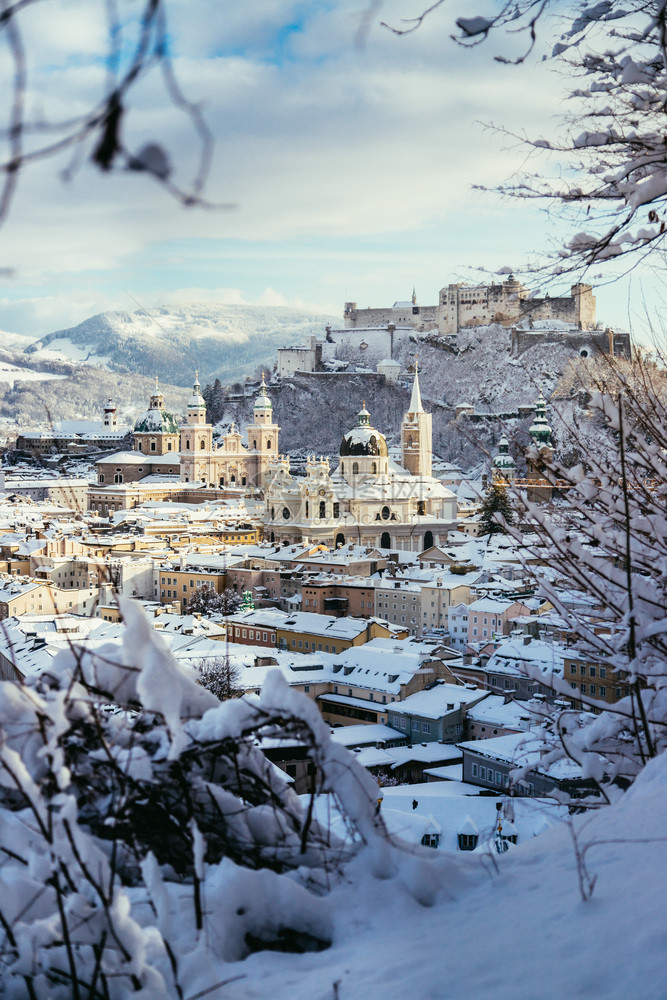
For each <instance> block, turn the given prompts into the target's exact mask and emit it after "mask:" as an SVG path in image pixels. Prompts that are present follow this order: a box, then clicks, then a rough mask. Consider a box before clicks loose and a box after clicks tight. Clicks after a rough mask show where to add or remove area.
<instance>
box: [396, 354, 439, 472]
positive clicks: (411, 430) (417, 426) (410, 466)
mask: <svg viewBox="0 0 667 1000" xmlns="http://www.w3.org/2000/svg"><path fill="white" fill-rule="evenodd" d="M432 424H433V419H432V417H431V414H430V413H425V412H424V407H423V406H422V398H421V393H420V391H419V373H418V371H417V365H416V364H415V381H414V384H413V386H412V397H411V399H410V406H409V408H408V412H407V413H406V414H405V416H404V417H403V423H402V424H401V452H402V464H403V467H404V468H405V469H407V470H408V472H409V473H410V475H412V476H430V475H431V459H432V455H433V429H432Z"/></svg>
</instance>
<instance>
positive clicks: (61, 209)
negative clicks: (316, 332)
mask: <svg viewBox="0 0 667 1000" xmlns="http://www.w3.org/2000/svg"><path fill="white" fill-rule="evenodd" d="M369 2H370V0H304V2H302V0H252V2H251V3H239V2H238V0H233V2H232V0H168V8H167V10H168V13H169V27H170V37H171V42H172V51H173V55H174V67H175V71H176V73H177V76H178V79H179V81H180V83H181V86H182V88H183V90H184V92H185V93H186V95H187V96H188V98H190V99H191V100H193V101H197V102H199V103H200V104H201V106H202V108H203V111H204V114H205V117H206V119H207V121H208V123H209V125H210V128H211V130H212V132H213V134H214V136H215V150H214V157H213V163H212V168H211V173H210V177H209V181H208V186H207V191H206V194H207V197H208V198H209V199H210V201H211V202H213V203H216V204H222V203H232V204H233V205H234V206H235V207H234V208H233V209H215V210H209V211H203V210H201V209H192V210H184V209H183V208H182V207H180V206H179V205H178V204H177V203H176V202H175V201H173V200H172V199H171V198H170V197H169V196H168V195H167V194H166V193H165V191H164V190H163V189H162V188H160V187H159V186H158V185H156V184H153V183H151V182H150V181H149V180H148V179H147V178H146V177H144V176H140V175H138V174H132V173H125V172H121V173H114V174H112V175H111V176H102V175H100V174H98V173H96V172H95V171H94V170H93V169H92V168H91V167H90V166H89V164H88V162H87V160H88V156H89V153H90V148H89V147H84V150H83V151H82V154H83V155H81V156H80V161H76V160H75V161H73V160H72V157H71V154H68V155H67V156H64V157H62V158H60V159H55V160H53V159H52V160H50V161H47V162H43V163H38V164H35V165H33V166H31V167H30V169H29V170H26V171H25V172H24V173H23V174H22V176H21V178H20V184H19V187H18V191H17V194H16V197H15V199H14V202H13V205H12V208H11V213H10V216H9V219H8V220H7V221H6V222H5V224H4V226H3V227H2V229H0V274H4V277H0V329H3V330H5V331H12V332H19V333H23V334H29V335H33V334H34V335H35V336H39V335H41V334H43V333H45V332H49V331H50V330H54V329H59V328H63V327H65V326H69V325H72V324H74V323H77V322H80V321H81V320H83V319H85V318H86V317H87V316H89V315H91V314H93V313H95V312H99V311H102V310H105V309H110V308H114V309H124V310H132V309H134V308H136V306H137V303H140V304H142V305H146V306H151V305H156V304H159V303H162V302H165V301H169V300H173V299H184V298H187V299H207V300H211V299H214V300H219V301H221V302H249V303H265V304H267V303H268V304H272V303H275V304H289V305H303V306H306V307H308V308H316V309H318V310H322V311H328V312H332V313H334V314H340V313H341V311H342V304H343V302H344V301H345V300H346V299H352V300H356V301H357V302H358V304H359V305H360V306H366V305H384V304H387V303H390V302H392V301H393V300H394V299H396V298H407V297H409V295H410V293H411V291H412V287H413V285H415V286H416V290H417V294H418V298H419V300H420V301H421V302H422V303H424V304H428V303H434V302H436V301H437V293H438V289H439V288H440V287H441V286H442V285H444V284H447V283H448V282H450V281H456V280H464V281H466V280H468V281H470V280H475V278H476V277H478V276H479V273H478V272H477V271H476V270H475V269H477V268H485V269H487V270H489V271H493V270H496V269H498V268H501V267H506V266H511V267H515V268H519V267H520V266H521V265H523V264H525V263H526V260H527V259H528V257H535V255H536V254H538V253H539V252H540V251H542V250H543V249H546V248H547V247H548V245H549V242H550V241H552V240H554V239H556V238H557V236H558V226H557V223H555V222H554V221H553V220H552V219H550V218H549V217H548V216H547V215H545V213H543V212H542V211H540V210H539V209H538V208H537V207H536V206H535V205H533V204H530V205H528V204H516V203H510V202H507V201H504V200H502V199H500V198H499V197H498V196H496V195H493V194H483V193H480V192H478V191H475V190H473V187H472V185H473V184H481V185H490V186H493V185H494V184H497V183H498V182H500V181H502V180H503V179H506V178H508V177H509V176H511V175H512V173H513V172H514V171H516V170H519V169H520V168H521V167H522V166H524V165H525V150H523V149H521V148H520V147H519V146H518V145H517V144H513V143H510V142H508V141H507V140H505V139H503V138H502V137H501V136H500V135H499V134H498V133H496V132H493V131H492V130H490V129H489V128H488V127H486V126H488V124H489V123H494V124H496V125H499V126H500V125H502V126H504V127H505V128H507V129H509V130H511V131H525V132H527V133H529V134H532V135H536V134H540V133H548V132H549V130H550V127H551V122H552V121H553V118H554V116H555V115H556V114H557V113H558V112H559V110H562V107H563V101H562V99H563V90H564V86H565V83H566V81H563V79H562V78H561V77H559V76H556V75H555V74H553V73H550V72H548V71H547V69H546V68H545V66H544V64H542V63H541V62H540V61H539V59H534V60H532V61H531V62H530V63H529V64H528V65H524V66H521V67H516V68H511V67H507V66H503V65H501V64H499V63H498V62H494V60H493V58H492V57H493V54H494V51H496V50H497V47H496V49H494V48H493V47H491V46H489V45H486V46H480V47H478V48H476V49H473V50H472V51H470V50H463V49H461V48H460V47H459V46H457V45H456V44H454V42H452V41H451V39H450V34H451V32H452V30H453V27H454V25H453V20H452V18H453V15H454V13H455V12H458V13H462V12H463V13H470V11H469V10H468V9H467V4H464V3H463V2H462V0H461V3H459V4H458V5H457V4H456V3H454V2H453V0H452V5H451V8H447V6H445V7H443V8H442V12H438V13H436V14H434V15H432V17H431V18H430V19H429V20H428V21H427V22H426V23H425V24H424V25H423V27H422V28H421V29H420V30H419V31H417V32H415V33H414V34H412V35H409V36H403V37H397V36H396V35H394V34H392V33H390V32H389V31H387V30H386V29H384V28H382V27H381V26H380V24H379V20H380V17H377V16H376V17H375V19H374V20H373V21H372V22H371V23H370V27H369V30H368V32H367V34H366V37H365V43H364V44H363V46H360V45H359V44H358V37H359V29H360V24H361V20H362V17H363V15H364V11H365V10H366V9H367V8H368V3H369ZM137 6H138V4H137V3H129V2H127V0H121V2H120V8H121V10H122V11H125V12H126V13H127V12H129V11H134V10H136V8H137ZM480 6H481V5H480ZM105 9H106V6H105V4H104V3H102V2H99V3H98V2H96V0H81V2H78V0H62V2H59V0H48V2H45V3H42V4H37V5H36V6H35V7H34V8H32V9H28V10H27V11H26V13H25V23H24V29H25V39H26V46H27V51H28V70H29V74H30V75H29V80H30V86H29V91H28V95H27V108H28V110H29V113H30V114H31V115H32V116H33V117H35V118H37V119H39V120H41V121H47V120H52V119H53V118H56V117H58V116H70V115H75V114H77V113H81V112H82V111H84V110H85V108H86V107H87V106H89V105H90V104H91V103H92V102H94V101H95V100H96V98H97V97H99V95H100V93H102V91H103V87H104V82H105V58H104V57H105V52H106V46H107V29H106V23H105V14H104V12H105ZM419 10H421V4H420V3H419V2H414V0H385V2H384V3H383V4H382V7H381V11H380V15H381V17H382V18H384V19H386V20H389V21H390V22H392V23H394V24H399V23H400V18H401V17H408V16H410V15H412V14H414V13H417V12H419ZM474 12H477V10H475V11H474ZM0 59H1V60H5V61H4V62H0V87H2V88H3V91H4V92H5V93H6V88H7V82H8V79H9V77H8V74H9V73H10V70H11V67H10V65H9V62H8V61H6V52H5V51H4V50H3V52H2V56H0ZM3 91H0V92H3ZM3 113H4V114H6V113H7V111H6V109H5V110H4V112H3ZM123 139H124V141H125V143H126V145H127V146H128V147H129V148H130V149H138V148H139V147H140V146H141V145H142V144H144V143H145V142H148V141H157V142H159V143H160V144H161V145H163V146H164V147H165V148H166V149H167V151H168V152H169V155H170V158H171V159H172V161H173V163H174V164H175V170H176V176H175V179H176V180H177V181H178V182H179V183H182V184H184V185H186V184H187V183H188V180H189V179H190V178H191V177H192V175H193V172H194V170H195V169H196V155H197V142H196V136H195V135H194V133H193V131H192V128H191V126H190V124H189V122H188V120H187V118H186V117H185V116H184V115H183V114H181V113H180V112H179V111H178V110H177V109H174V107H173V106H172V105H171V103H170V102H169V100H168V97H167V95H166V92H165V88H164V85H163V81H162V79H161V77H160V75H159V73H157V72H154V73H152V74H150V75H149V76H148V77H147V78H146V79H145V80H144V82H143V83H142V84H141V86H140V87H139V88H138V89H137V91H136V92H135V95H134V98H133V102H132V105H131V108H130V112H129V114H128V115H127V116H126V123H125V127H124V131H123ZM73 163H74V165H75V166H76V169H75V170H74V172H73V177H72V179H71V180H70V181H68V182H63V180H62V171H63V170H64V169H66V168H67V167H68V166H72V164H73ZM1 269H11V270H12V273H11V275H7V274H6V273H5V272H4V271H3V270H1ZM632 280H633V282H634V285H633V295H634V296H635V298H636V300H637V302H638V307H639V298H640V292H641V279H640V276H638V275H635V276H634V277H633V279H632ZM644 280H645V281H646V280H648V279H646V278H644ZM554 291H556V290H555V289H554ZM627 297H628V282H627V281H625V282H621V283H619V284H615V285H609V286H607V287H604V288H601V289H600V290H599V293H598V316H599V318H601V319H603V320H606V321H608V322H612V323H614V324H615V325H617V326H622V327H627V325H628V303H627Z"/></svg>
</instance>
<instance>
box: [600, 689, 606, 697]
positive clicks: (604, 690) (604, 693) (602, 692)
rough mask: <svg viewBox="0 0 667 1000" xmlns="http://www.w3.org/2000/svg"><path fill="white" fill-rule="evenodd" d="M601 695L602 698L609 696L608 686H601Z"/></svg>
mask: <svg viewBox="0 0 667 1000" xmlns="http://www.w3.org/2000/svg"><path fill="white" fill-rule="evenodd" d="M600 697H601V698H606V697H607V689H606V687H601V688H600Z"/></svg>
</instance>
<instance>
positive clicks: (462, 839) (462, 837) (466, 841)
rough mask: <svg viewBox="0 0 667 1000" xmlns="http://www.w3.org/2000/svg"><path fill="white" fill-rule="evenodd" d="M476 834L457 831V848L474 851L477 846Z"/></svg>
mask: <svg viewBox="0 0 667 1000" xmlns="http://www.w3.org/2000/svg"><path fill="white" fill-rule="evenodd" d="M478 836H479V835H478V834H476V833H459V835H458V840H459V850H460V851H474V850H475V848H476V847H477V838H478Z"/></svg>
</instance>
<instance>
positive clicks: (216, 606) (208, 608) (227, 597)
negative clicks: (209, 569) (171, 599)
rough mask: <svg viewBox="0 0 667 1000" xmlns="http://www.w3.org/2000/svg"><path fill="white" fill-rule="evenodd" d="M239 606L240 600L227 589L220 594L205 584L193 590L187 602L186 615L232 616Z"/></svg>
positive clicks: (234, 592)
mask: <svg viewBox="0 0 667 1000" xmlns="http://www.w3.org/2000/svg"><path fill="white" fill-rule="evenodd" d="M240 606H241V598H240V596H239V595H238V594H237V593H236V591H235V590H232V589H231V588H230V587H227V588H226V589H225V590H223V591H222V592H221V593H220V594H219V593H218V592H217V591H216V590H214V589H213V587H209V586H208V585H207V584H204V586H202V587H199V589H198V590H195V592H194V593H193V595H192V597H191V598H190V599H189V601H188V614H191V615H197V614H201V615H212V614H216V615H233V614H234V612H235V611H238V609H239V607H240Z"/></svg>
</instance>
